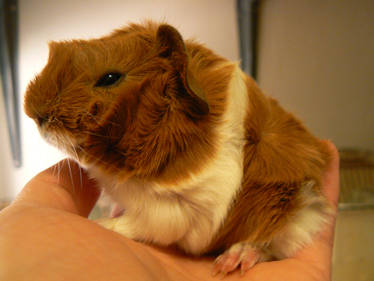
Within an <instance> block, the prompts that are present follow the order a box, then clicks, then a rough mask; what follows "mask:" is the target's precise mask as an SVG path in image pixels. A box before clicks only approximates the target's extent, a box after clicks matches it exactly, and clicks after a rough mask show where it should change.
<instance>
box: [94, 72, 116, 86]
mask: <svg viewBox="0 0 374 281" xmlns="http://www.w3.org/2000/svg"><path fill="white" fill-rule="evenodd" d="M121 77H122V74H121V73H118V72H109V73H106V74H104V75H103V76H101V77H100V79H99V80H98V81H97V82H96V84H95V87H108V86H111V85H113V84H115V83H116V82H117V81H118V80H119V79H121Z"/></svg>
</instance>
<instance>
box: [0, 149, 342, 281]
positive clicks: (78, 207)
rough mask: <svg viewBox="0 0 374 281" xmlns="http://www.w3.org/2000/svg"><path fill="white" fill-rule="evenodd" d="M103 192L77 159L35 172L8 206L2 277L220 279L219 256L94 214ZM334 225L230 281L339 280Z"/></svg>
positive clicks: (2, 218) (2, 220) (334, 190)
mask: <svg viewBox="0 0 374 281" xmlns="http://www.w3.org/2000/svg"><path fill="white" fill-rule="evenodd" d="M328 144H329V147H330V149H331V151H332V153H333V156H334V157H333V160H332V162H331V164H330V166H329V167H328V170H327V171H326V173H325V176H324V190H323V191H324V194H325V195H326V197H327V198H328V200H329V201H330V202H331V204H332V205H333V206H334V207H335V208H336V206H337V201H338V194H339V174H338V169H339V160H338V153H337V150H336V148H335V146H334V145H333V144H331V143H329V142H328ZM69 167H70V168H69ZM57 170H58V171H59V172H58V173H57ZM98 196H99V191H98V189H97V187H96V186H95V183H94V182H93V181H91V180H89V179H88V178H87V175H86V174H85V172H84V171H83V170H82V169H80V168H79V166H78V165H77V164H76V163H75V162H73V161H71V160H65V161H62V162H60V163H59V164H57V165H55V166H53V167H51V168H49V169H47V170H45V171H43V172H41V173H40V174H38V175H37V176H36V177H34V178H33V179H32V180H31V181H30V182H29V183H28V184H27V185H26V186H25V187H24V189H23V191H22V192H21V193H20V194H19V196H18V197H17V199H16V200H15V201H14V202H13V203H12V204H11V205H10V206H9V207H8V208H6V209H4V210H3V211H2V212H0V280H33V281H37V280H49V281H54V280H79V281H84V280H91V281H92V280H116V281H120V280H163V281H165V280H191V281H192V280H219V277H213V276H212V275H211V271H212V267H213V260H214V259H213V258H191V257H187V256H184V255H181V254H178V253H177V252H176V251H174V250H173V249H160V248H156V247H151V246H147V245H144V244H141V243H137V242H134V241H132V240H129V239H127V238H125V237H123V236H121V235H119V234H117V233H115V232H112V231H109V230H106V229H104V228H102V227H100V226H99V225H97V224H96V223H95V222H92V221H90V220H88V219H87V216H88V214H89V212H90V210H91V209H92V208H93V206H94V204H95V202H96V200H97V198H98ZM334 228H335V217H334V218H333V220H332V222H331V224H329V225H326V227H325V229H324V230H323V231H322V232H321V233H320V234H319V235H317V237H316V238H315V240H314V242H313V243H312V244H311V245H309V246H307V247H306V248H304V249H302V250H300V251H299V252H298V253H297V254H296V255H295V256H294V257H292V258H289V259H285V260H282V261H274V262H265V263H260V264H257V265H255V266H254V267H253V268H252V269H251V270H249V271H248V272H247V273H246V274H245V276H241V275H240V271H236V272H234V273H232V274H229V275H228V276H226V277H225V280H227V281H229V280H251V281H262V280H266V281H284V280H287V281H293V280H295V281H300V280H303V281H312V280H315V281H317V280H318V281H328V280H331V257H332V248H333V237H334Z"/></svg>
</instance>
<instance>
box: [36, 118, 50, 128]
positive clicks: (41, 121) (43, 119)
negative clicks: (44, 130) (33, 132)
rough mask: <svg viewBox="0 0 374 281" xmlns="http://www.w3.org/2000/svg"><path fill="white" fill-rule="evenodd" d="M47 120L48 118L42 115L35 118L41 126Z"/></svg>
mask: <svg viewBox="0 0 374 281" xmlns="http://www.w3.org/2000/svg"><path fill="white" fill-rule="evenodd" d="M47 120H48V118H46V117H44V116H38V117H37V118H36V122H37V123H38V125H39V126H42V125H43V124H44V123H45V122H46V121H47Z"/></svg>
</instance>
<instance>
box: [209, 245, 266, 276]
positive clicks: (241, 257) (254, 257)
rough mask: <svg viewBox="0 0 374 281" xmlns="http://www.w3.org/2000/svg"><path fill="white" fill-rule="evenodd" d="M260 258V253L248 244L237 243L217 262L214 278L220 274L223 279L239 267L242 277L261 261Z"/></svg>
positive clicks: (213, 272) (214, 267)
mask: <svg viewBox="0 0 374 281" xmlns="http://www.w3.org/2000/svg"><path fill="white" fill-rule="evenodd" d="M260 257H261V255H260V252H259V251H258V250H256V249H255V248H253V247H251V246H250V245H249V244H248V243H245V242H242V243H237V244H235V245H233V246H232V247H231V248H230V249H229V250H227V251H226V252H224V253H223V254H222V255H220V256H219V257H218V258H217V259H216V260H215V262H214V266H213V271H212V276H217V275H218V274H219V275H220V276H221V278H223V277H225V276H226V275H227V274H229V273H230V272H233V271H235V269H237V268H238V267H239V266H240V273H241V275H244V274H245V273H246V272H247V271H248V270H249V269H250V268H252V267H253V266H254V265H255V264H256V263H257V262H259V261H260Z"/></svg>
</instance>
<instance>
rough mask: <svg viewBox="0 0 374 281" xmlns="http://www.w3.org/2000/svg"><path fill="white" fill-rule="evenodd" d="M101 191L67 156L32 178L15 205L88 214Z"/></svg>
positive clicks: (82, 214)
mask: <svg viewBox="0 0 374 281" xmlns="http://www.w3.org/2000/svg"><path fill="white" fill-rule="evenodd" d="M99 195H100V191H99V189H98V188H97V186H96V183H95V181H94V180H93V179H90V178H89V177H88V175H87V173H86V171H85V170H84V169H82V168H81V167H80V166H79V165H78V164H77V163H76V162H75V161H73V160H71V159H65V160H62V161H60V162H59V163H57V164H55V165H54V166H52V167H50V168H48V169H46V170H44V171H43V172H41V173H39V174H38V175H36V176H35V177H34V178H33V179H31V180H30V181H29V182H28V183H27V184H26V186H25V187H24V189H23V190H22V191H21V193H20V194H19V195H18V197H17V198H16V200H15V202H14V205H17V204H22V205H28V206H30V205H32V206H37V207H48V208H54V209H61V210H64V211H68V212H72V213H75V214H78V215H81V216H85V217H87V216H88V215H89V213H90V212H91V210H92V208H93V206H94V205H95V203H96V201H97V199H98V197H99Z"/></svg>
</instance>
